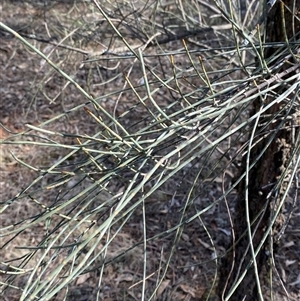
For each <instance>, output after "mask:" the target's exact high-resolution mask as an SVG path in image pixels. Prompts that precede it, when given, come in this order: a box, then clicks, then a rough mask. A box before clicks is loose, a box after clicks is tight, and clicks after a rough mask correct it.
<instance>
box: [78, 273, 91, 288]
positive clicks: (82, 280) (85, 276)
mask: <svg viewBox="0 0 300 301" xmlns="http://www.w3.org/2000/svg"><path fill="white" fill-rule="evenodd" d="M89 278H90V273H86V274H82V275H80V276H78V278H77V280H76V285H80V284H82V283H85V282H86V281H87V280H88V279H89Z"/></svg>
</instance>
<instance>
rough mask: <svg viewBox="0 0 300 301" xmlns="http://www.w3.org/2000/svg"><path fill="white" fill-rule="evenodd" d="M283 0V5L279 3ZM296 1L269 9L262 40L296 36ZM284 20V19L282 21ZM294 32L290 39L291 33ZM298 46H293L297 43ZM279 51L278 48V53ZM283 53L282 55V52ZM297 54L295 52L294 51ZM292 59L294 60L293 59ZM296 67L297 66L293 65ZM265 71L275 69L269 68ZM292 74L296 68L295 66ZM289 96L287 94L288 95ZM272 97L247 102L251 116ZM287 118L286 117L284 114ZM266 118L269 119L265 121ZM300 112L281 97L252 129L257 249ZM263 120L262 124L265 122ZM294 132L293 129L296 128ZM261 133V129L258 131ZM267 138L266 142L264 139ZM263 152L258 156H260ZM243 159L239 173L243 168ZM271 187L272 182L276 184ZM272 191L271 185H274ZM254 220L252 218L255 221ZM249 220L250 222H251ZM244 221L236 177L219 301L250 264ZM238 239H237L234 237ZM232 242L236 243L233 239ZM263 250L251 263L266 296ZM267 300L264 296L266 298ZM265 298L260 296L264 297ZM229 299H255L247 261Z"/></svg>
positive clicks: (299, 26)
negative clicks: (254, 133) (254, 137)
mask: <svg viewBox="0 0 300 301" xmlns="http://www.w3.org/2000/svg"><path fill="white" fill-rule="evenodd" d="M283 3H284V4H283ZM299 9H300V0H285V1H280V0H278V1H277V2H276V4H275V5H274V6H273V8H272V10H271V11H270V12H269V14H268V17H267V22H266V42H285V41H286V39H290V42H291V41H292V40H293V37H294V40H296V39H298V42H299V39H300V37H299V35H300V21H299V19H300V13H299ZM283 22H284V23H283ZM297 33H298V36H297V37H296V38H295V36H296V35H297ZM290 46H291V48H292V50H293V51H294V52H296V50H297V47H295V46H293V44H292V43H290ZM298 48H299V46H298ZM277 49H278V48H275V47H274V48H266V50H265V52H264V57H265V59H266V61H267V62H268V58H271V57H272V56H274V54H275V52H276V51H277ZM282 53H283V52H282ZM287 53H288V52H286V53H285V55H287ZM298 55H299V53H298ZM296 59H297V58H296ZM288 60H289V62H287V63H282V64H281V67H280V68H277V69H276V72H275V73H274V74H272V75H268V76H267V77H266V78H265V79H266V80H267V79H268V78H271V77H272V76H275V74H279V73H280V72H282V71H284V70H286V69H288V68H289V67H291V66H292V64H297V63H298V64H299V61H300V59H299V58H298V62H297V61H296V60H295V58H293V56H292V55H290V57H289V59H288ZM280 61H281V62H283V59H282V57H280V56H279V57H278V58H276V60H269V64H270V66H275V65H276V64H277V65H278V63H279V62H280ZM298 69H300V68H298ZM271 70H275V69H272V68H271ZM295 72H299V70H296V71H295ZM295 72H294V73H290V74H287V75H286V76H285V77H283V78H282V79H281V80H283V79H284V78H286V77H290V76H292V75H293V74H295ZM289 86H290V84H288V85H282V86H281V87H279V88H278V89H277V90H276V93H277V95H280V94H281V93H283V92H284V91H285V90H286V89H288V88H289ZM290 98H292V97H291V95H290ZM272 101H274V96H273V95H270V96H268V97H267V98H266V99H265V100H264V103H263V104H262V100H261V99H257V100H255V101H254V103H253V110H252V112H251V115H254V114H256V113H257V112H258V111H259V109H260V107H261V105H263V106H266V105H268V104H269V103H271V102H272ZM287 115H288V116H289V117H292V118H290V119H287V118H286V116H287ZM275 117H276V119H275ZM270 120H272V122H270V123H268V122H269V121H270ZM299 123H300V116H296V112H295V110H294V108H293V107H292V104H291V100H289V99H285V100H283V101H281V102H279V103H274V104H273V105H272V106H271V107H270V109H269V110H268V111H267V112H266V114H265V113H264V114H263V116H261V118H260V121H259V125H258V129H257V133H259V132H260V131H262V132H263V134H264V137H265V138H264V139H262V141H260V142H259V143H257V144H256V145H255V146H254V147H253V148H252V150H251V155H250V165H251V163H252V162H255V161H256V160H257V158H259V157H260V159H259V160H258V161H257V162H256V164H255V166H254V167H253V168H252V169H251V171H250V172H249V185H248V189H249V194H248V196H249V215H250V220H251V221H252V222H253V224H252V226H251V230H252V233H254V236H253V238H252V242H253V246H254V249H256V248H257V247H258V245H259V244H260V242H261V241H262V239H263V236H264V235H265V230H266V229H267V227H268V226H269V223H270V217H271V216H272V214H273V213H274V209H276V206H278V200H281V199H282V196H283V194H284V191H285V188H286V183H287V181H288V180H289V173H287V174H286V176H285V177H284V180H283V181H282V180H280V179H281V175H282V173H283V172H284V171H285V170H286V169H287V164H288V160H289V159H290V157H291V154H292V149H293V134H294V135H295V131H292V130H291V128H292V125H293V126H295V124H297V126H299V125H300V124H299ZM266 124H268V125H267V126H265V125H266ZM296 131H297V130H296ZM261 134H262V133H261ZM260 137H262V135H261V136H260ZM270 139H271V143H270ZM262 153H263V155H262V156H260V155H261V154H262ZM245 166H246V163H245V162H244V164H243V167H242V170H241V173H244V172H245ZM279 181H280V185H279V186H278V188H276V193H272V194H271V195H270V191H271V190H272V189H273V188H274V187H275V184H276V183H278V182H279ZM276 187H277V186H276ZM274 191H275V189H274ZM255 219H256V220H255ZM254 220H255V221H254ZM283 222H284V219H283V215H282V214H281V215H279V216H278V218H277V220H276V222H275V224H274V225H273V232H272V233H273V235H274V236H276V232H278V229H279V230H280V228H281V227H282V224H283ZM246 231H247V222H246V206H245V180H242V181H241V182H240V184H239V186H238V201H237V204H236V207H235V218H234V233H235V244H234V242H232V243H231V245H230V247H232V246H233V245H234V251H233V249H231V250H230V251H229V252H228V253H227V256H226V257H225V258H224V260H223V261H222V264H221V268H220V281H219V287H218V291H219V296H221V299H222V300H223V298H224V296H226V295H227V294H228V292H229V291H230V289H231V288H232V286H233V285H234V284H235V282H236V280H237V279H238V278H239V277H240V276H241V273H242V272H243V271H244V269H245V268H246V267H247V266H248V264H249V262H251V259H252V256H251V252H250V248H249V238H248V234H247V232H246ZM239 239H240V240H239ZM237 241H238V242H237ZM267 248H268V240H266V243H265V244H264V245H263V248H262V249H261V251H260V252H259V253H258V255H257V257H256V263H257V267H258V274H259V275H260V281H261V284H262V286H263V287H262V290H263V294H264V296H265V297H267V296H268V294H269V293H270V292H268V290H270V288H269V287H268V283H267V282H266V279H264V278H267V276H266V272H267V270H268V268H269V267H268V264H267V263H268V260H267V256H266V249H267ZM266 299H268V297H267V298H266ZM266 299H265V300H266ZM230 300H236V301H242V300H245V301H250V300H251V301H253V300H259V298H258V294H257V285H256V280H255V272H254V268H253V265H252V266H251V267H250V268H249V270H248V272H247V274H246V276H245V277H244V279H243V281H242V282H241V283H240V284H239V286H238V288H237V289H236V291H235V292H234V294H233V295H232V296H231V298H230Z"/></svg>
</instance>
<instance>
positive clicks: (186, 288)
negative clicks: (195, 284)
mask: <svg viewBox="0 0 300 301" xmlns="http://www.w3.org/2000/svg"><path fill="white" fill-rule="evenodd" d="M179 287H180V288H181V289H182V290H183V291H184V292H185V293H187V294H189V295H191V296H192V297H193V298H195V290H194V289H193V288H192V287H190V286H189V285H186V284H181V285H179Z"/></svg>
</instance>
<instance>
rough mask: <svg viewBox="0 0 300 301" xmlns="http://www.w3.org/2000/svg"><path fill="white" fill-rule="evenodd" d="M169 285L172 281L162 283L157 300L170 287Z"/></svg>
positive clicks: (157, 293)
mask: <svg viewBox="0 0 300 301" xmlns="http://www.w3.org/2000/svg"><path fill="white" fill-rule="evenodd" d="M169 283H170V280H165V281H163V282H162V283H161V285H160V286H159V288H158V290H157V292H156V298H158V297H159V296H160V295H161V294H162V293H163V291H164V290H165V289H166V287H167V286H168V285H169Z"/></svg>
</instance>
